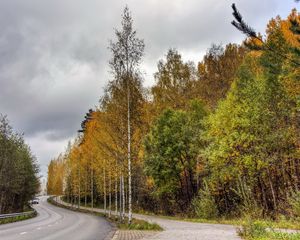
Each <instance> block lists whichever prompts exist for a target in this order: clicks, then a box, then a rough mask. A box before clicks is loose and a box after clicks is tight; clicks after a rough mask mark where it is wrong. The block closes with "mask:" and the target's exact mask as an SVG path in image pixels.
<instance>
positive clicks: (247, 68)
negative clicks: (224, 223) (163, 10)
mask: <svg viewBox="0 0 300 240" xmlns="http://www.w3.org/2000/svg"><path fill="white" fill-rule="evenodd" d="M233 10H234V18H235V19H236V20H235V21H234V22H233V25H234V26H235V27H236V28H237V30H240V31H241V32H242V33H244V34H246V38H245V40H244V41H243V42H242V43H240V44H235V43H229V44H226V45H225V46H224V45H220V44H212V45H211V47H210V48H209V49H208V50H207V52H206V54H205V56H204V57H203V59H202V60H201V61H199V62H198V63H197V64H196V63H194V62H185V61H183V58H182V56H181V54H180V52H179V51H178V50H176V49H173V48H171V49H169V50H168V51H167V53H166V55H165V58H164V59H161V60H160V61H159V62H158V63H157V71H156V73H155V75H154V78H155V84H154V86H152V87H151V88H146V87H144V86H143V81H144V80H145V79H144V78H143V74H142V73H141V72H142V71H141V64H142V59H143V56H144V48H145V44H144V41H143V40H142V39H140V38H139V37H138V36H137V32H136V31H135V29H134V25H133V20H132V16H131V13H130V11H129V9H128V8H127V7H126V8H125V9H124V12H123V15H122V22H121V28H120V29H117V30H115V38H114V40H112V41H111V42H110V43H109V49H110V50H111V59H110V62H109V65H110V69H111V79H108V80H107V82H108V84H107V86H106V88H105V93H104V95H102V96H101V97H100V101H99V104H98V107H97V108H96V109H90V110H89V111H88V113H87V114H86V116H85V119H84V121H83V122H82V124H81V126H82V130H80V133H79V134H78V137H77V138H76V139H75V140H74V141H72V142H70V143H69V144H68V146H67V147H66V151H65V152H64V153H61V154H60V155H59V156H58V157H56V158H54V159H52V160H51V162H50V164H49V167H48V183H47V191H48V194H52V195H64V196H65V199H66V200H67V201H69V202H71V203H73V204H78V205H81V204H82V205H85V206H87V205H89V206H92V207H93V206H100V207H103V208H104V209H105V211H107V213H108V214H109V215H110V214H112V212H115V213H116V214H117V215H119V216H120V218H121V219H124V217H125V213H127V212H128V214H129V215H128V217H129V221H130V220H131V214H132V211H134V212H149V213H156V214H165V215H176V216H189V217H195V218H204V219H214V218H220V217H227V218H230V217H240V216H244V215H249V216H253V217H256V218H259V217H262V218H264V217H270V218H273V219H276V218H278V217H280V216H286V217H289V218H297V217H300V67H299V66H300V14H299V13H298V12H297V10H296V9H294V10H292V11H291V13H290V15H289V16H288V17H287V18H285V19H283V18H281V17H279V16H278V17H275V18H273V19H271V20H270V21H269V23H268V24H267V27H266V30H265V33H262V34H260V33H256V32H255V31H254V30H252V29H251V27H249V26H248V25H247V24H246V23H245V22H244V21H243V19H242V17H241V15H240V14H239V13H238V11H237V9H236V8H235V6H233ZM229 24H230V23H229ZM234 26H233V27H234ZM242 33H241V34H242ZM199 58H200V56H199ZM22 149H23V148H22ZM25 152H26V151H25ZM1 169H2V168H1ZM1 176H2V175H1ZM3 182H4V181H2V179H1V181H0V184H2V183H3ZM6 183H9V182H8V181H6ZM2 189H3V187H2V186H1V191H2ZM13 196H15V195H13ZM13 196H12V197H13ZM1 208H3V207H2V205H1Z"/></svg>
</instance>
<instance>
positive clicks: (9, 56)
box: [0, 0, 299, 176]
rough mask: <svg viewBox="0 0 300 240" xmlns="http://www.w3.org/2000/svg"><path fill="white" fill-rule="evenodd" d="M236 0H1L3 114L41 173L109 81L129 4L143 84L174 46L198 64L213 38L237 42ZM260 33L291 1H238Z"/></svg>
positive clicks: (0, 98) (286, 11) (149, 81)
mask: <svg viewBox="0 0 300 240" xmlns="http://www.w3.org/2000/svg"><path fill="white" fill-rule="evenodd" d="M232 2H233V0H230V1H227V0H128V1H121V0H110V1H108V0H1V1H0V113H2V114H6V115H7V116H8V118H9V119H10V122H11V124H12V125H13V127H14V129H15V130H17V131H18V132H24V133H25V139H26V141H27V143H28V144H29V145H30V146H31V149H32V151H33V153H34V154H35V155H36V156H37V158H38V161H39V164H40V166H41V174H43V175H44V176H45V175H46V173H47V165H48V163H49V161H50V159H51V158H53V157H55V156H57V155H58V154H59V153H60V152H62V151H63V150H64V149H65V147H66V145H67V142H68V140H70V139H72V138H74V137H75V136H76V131H77V130H78V129H79V128H80V122H81V120H82V118H83V116H84V114H85V112H86V111H87V110H88V109H89V108H91V107H94V106H96V105H97V104H98V101H99V98H100V96H101V94H102V92H103V87H104V86H105V84H106V83H107V81H108V80H109V78H110V76H109V69H108V61H109V58H110V53H109V51H108V49H107V46H108V42H109V39H113V37H114V30H113V29H114V28H118V27H119V26H120V19H121V13H122V10H123V8H124V6H125V5H126V4H127V5H128V6H129V8H130V10H131V12H132V15H133V18H134V24H135V28H136V29H137V32H138V36H140V37H141V38H143V39H144V40H145V44H146V49H145V57H144V62H143V64H142V66H141V68H142V70H143V72H144V83H145V85H146V86H151V85H152V84H153V83H154V80H153V73H154V72H155V71H156V64H157V61H158V60H159V59H161V58H162V57H164V55H165V54H166V52H167V50H168V49H169V48H170V47H173V48H177V49H178V50H179V51H180V52H181V53H182V55H183V58H184V59H185V60H193V61H195V62H198V61H200V60H201V58H202V57H203V54H204V53H205V52H206V50H207V49H208V48H209V47H210V45H211V44H212V43H223V44H226V43H228V42H237V43H240V42H241V41H242V39H243V36H242V35H241V34H240V33H239V32H238V31H236V29H234V28H233V27H232V26H231V24H230V22H231V20H232V15H231V13H232V10H231V7H230V6H231V4H232ZM235 2H236V4H237V7H238V8H239V10H240V11H241V12H242V14H243V16H244V17H245V18H246V19H247V21H248V22H249V23H250V24H251V25H252V26H254V27H255V29H256V30H258V31H261V32H262V31H264V29H265V26H266V24H267V22H268V20H269V19H270V18H271V17H275V16H276V15H280V16H282V17H286V16H287V15H288V14H289V12H290V10H291V9H292V8H294V7H297V4H296V3H294V2H293V0H240V1H239V0H236V1H235ZM298 8H299V7H298Z"/></svg>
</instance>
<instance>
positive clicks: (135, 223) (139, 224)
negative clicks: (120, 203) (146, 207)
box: [47, 197, 163, 231]
mask: <svg viewBox="0 0 300 240" xmlns="http://www.w3.org/2000/svg"><path fill="white" fill-rule="evenodd" d="M47 201H48V202H49V203H51V204H53V205H56V206H58V207H63V208H66V209H70V210H72V211H78V212H83V213H89V214H93V215H96V216H101V217H105V218H106V219H107V220H108V221H110V222H111V223H113V224H114V225H116V227H117V228H118V229H122V230H146V231H150V230H151V231H162V230H163V229H162V228H161V227H160V226H159V225H158V224H156V223H149V222H147V221H144V220H139V219H132V223H131V224H130V225H129V224H127V222H128V219H127V218H125V219H124V222H120V221H119V219H118V218H116V217H114V216H112V217H108V216H107V215H105V214H104V213H99V212H94V211H93V212H92V211H89V210H85V209H78V208H76V207H70V206H66V205H63V204H60V203H57V202H56V201H54V200H53V197H50V198H48V200H47Z"/></svg>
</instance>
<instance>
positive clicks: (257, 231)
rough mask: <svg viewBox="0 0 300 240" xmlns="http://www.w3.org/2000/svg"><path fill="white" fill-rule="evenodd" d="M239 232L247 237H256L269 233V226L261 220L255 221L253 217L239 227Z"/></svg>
mask: <svg viewBox="0 0 300 240" xmlns="http://www.w3.org/2000/svg"><path fill="white" fill-rule="evenodd" d="M238 234H239V235H240V236H241V237H243V238H246V239H248V238H249V239H256V238H260V237H263V236H265V235H266V234H267V226H266V225H265V224H264V223H262V222H260V221H253V220H251V219H249V220H247V222H246V223H245V224H244V225H243V226H242V227H241V228H239V229H238Z"/></svg>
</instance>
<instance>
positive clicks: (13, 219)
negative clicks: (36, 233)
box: [0, 209, 37, 225]
mask: <svg viewBox="0 0 300 240" xmlns="http://www.w3.org/2000/svg"><path fill="white" fill-rule="evenodd" d="M31 210H32V209H31ZM36 216H37V212H36V211H33V212H32V213H31V214H28V215H24V216H17V217H10V218H5V219H0V225H1V224H7V223H13V222H18V221H23V220H27V219H30V218H33V217H36Z"/></svg>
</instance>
